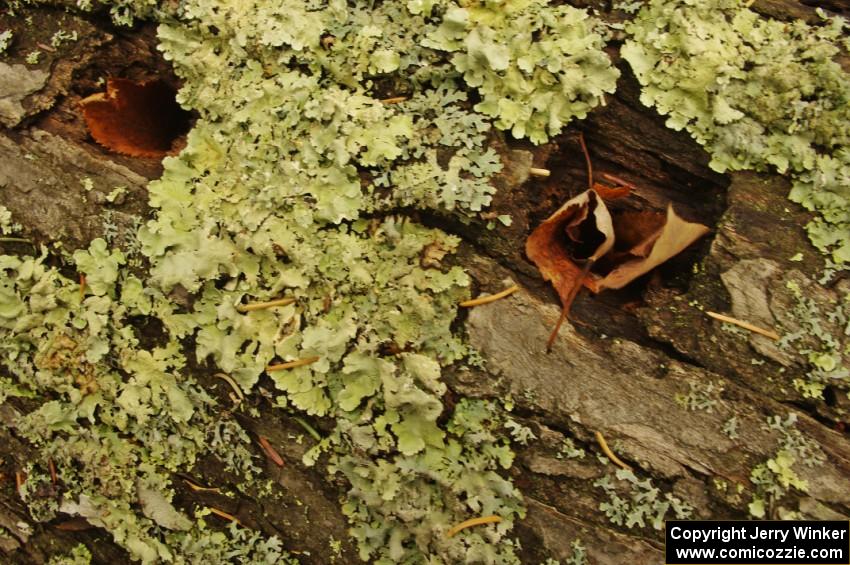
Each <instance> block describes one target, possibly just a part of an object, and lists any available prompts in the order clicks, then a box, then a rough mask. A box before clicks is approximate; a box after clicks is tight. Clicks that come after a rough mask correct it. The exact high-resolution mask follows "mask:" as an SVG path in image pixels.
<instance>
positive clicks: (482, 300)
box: [459, 285, 519, 308]
mask: <svg viewBox="0 0 850 565" xmlns="http://www.w3.org/2000/svg"><path fill="white" fill-rule="evenodd" d="M518 290H519V286H517V285H513V286H509V287H508V288H506V289H505V290H503V291H502V292H497V293H496V294H488V295H487V296H479V297H478V298H473V299H472V300H464V301H463V302H461V303H460V304H459V306H463V307H464V308H472V307H473V306H481V305H482V304H490V303H491V302H495V301H497V300H500V299H502V298H505V297H506V296H510V295H511V294H513V293H515V292H516V291H518Z"/></svg>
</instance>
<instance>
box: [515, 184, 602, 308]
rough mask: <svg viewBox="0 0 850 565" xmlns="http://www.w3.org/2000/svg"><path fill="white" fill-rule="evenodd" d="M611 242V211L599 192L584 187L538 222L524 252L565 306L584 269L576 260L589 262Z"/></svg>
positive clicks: (567, 306)
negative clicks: (540, 222) (550, 284)
mask: <svg viewBox="0 0 850 565" xmlns="http://www.w3.org/2000/svg"><path fill="white" fill-rule="evenodd" d="M613 245H614V226H613V224H612V222H611V214H610V213H609V212H608V208H607V207H606V206H605V203H604V202H603V201H602V199H601V198H600V197H599V195H598V194H597V193H596V192H595V191H593V190H587V191H585V192H582V193H581V194H579V195H578V196H576V197H575V198H572V199H570V200H569V201H567V202H566V203H565V204H564V205H563V206H561V208H560V209H558V211H556V212H555V213H554V214H552V215H551V216H550V217H549V218H548V219H547V220H545V221H544V222H543V223H542V224H540V225H539V226H537V229H535V230H534V231H533V232H532V233H531V235H530V236H529V237H528V240H526V243H525V252H526V254H527V255H528V258H529V259H531V260H532V261H533V262H534V264H535V265H537V268H538V269H539V270H540V272H541V273H542V274H543V278H544V279H546V280H547V281H551V282H552V285H553V286H554V287H555V290H556V291H557V292H558V296H559V297H560V299H561V304H562V305H563V306H564V309H565V310H566V309H569V306H570V304H571V303H572V300H573V299H574V298H575V294H576V292H577V290H578V288H579V287H580V286H581V284H582V280H583V279H584V274H585V272H586V270H585V269H584V268H582V267H580V266H579V265H578V261H582V262H585V264H587V263H592V262H594V261H596V260H597V259H599V258H600V257H602V256H603V255H605V254H606V253H608V251H610V249H611V247H612V246H613Z"/></svg>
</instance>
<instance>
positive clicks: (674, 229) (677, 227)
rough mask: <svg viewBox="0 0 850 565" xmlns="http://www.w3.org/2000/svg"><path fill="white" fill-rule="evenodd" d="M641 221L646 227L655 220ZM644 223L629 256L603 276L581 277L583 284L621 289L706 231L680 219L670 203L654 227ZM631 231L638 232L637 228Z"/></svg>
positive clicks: (593, 287)
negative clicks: (662, 218) (640, 237)
mask: <svg viewBox="0 0 850 565" xmlns="http://www.w3.org/2000/svg"><path fill="white" fill-rule="evenodd" d="M644 221H645V222H647V225H649V226H652V225H654V224H656V223H657V219H655V218H651V217H647V219H646V220H644ZM618 224H619V222H618ZM647 225H644V226H643V229H644V233H645V235H644V237H643V238H642V239H640V240H639V241H636V242H634V244H633V245H632V247H631V249H630V250H629V251H628V254H627V255H628V256H631V258H630V259H627V260H625V261H624V262H622V263H620V264H619V265H617V266H616V267H614V268H613V269H612V270H611V271H610V272H609V273H608V274H607V275H605V276H604V277H600V276H594V277H592V278H590V279H589V280H585V286H587V287H588V288H589V289H590V290H592V291H593V292H599V291H601V290H605V289H606V288H614V289H616V288H623V287H624V286H626V285H627V284H629V283H630V282H632V281H633V280H635V279H636V278H638V277H640V276H641V275H645V274H646V273H648V272H649V271H651V270H652V269H654V268H655V267H657V266H658V265H660V264H662V263H664V262H665V261H667V260H668V259H670V258H672V257H675V256H676V255H678V254H679V253H681V252H682V251H684V250H685V249H686V248H687V247H688V246H690V245H691V244H692V243H694V242H695V241H696V240H698V239H699V238H701V237H702V236H704V235H705V234H707V233H708V232H709V231H710V230H709V229H708V227H706V226H704V225H702V224H697V223H694V222H688V221H685V220H683V219H682V218H680V217H679V216H678V215H677V214H676V212H675V211H674V210H673V206H672V205H669V206H667V215H666V217H665V218H664V221H663V223H661V224H660V225H658V227H657V228H655V229H652V230H647V229H646V227H647ZM633 231H634V232H635V233H638V230H633ZM647 232H648V233H647Z"/></svg>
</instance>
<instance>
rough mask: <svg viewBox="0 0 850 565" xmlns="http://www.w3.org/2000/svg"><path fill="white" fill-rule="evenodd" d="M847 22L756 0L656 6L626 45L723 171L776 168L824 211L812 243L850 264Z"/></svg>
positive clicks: (647, 83) (662, 101)
mask: <svg viewBox="0 0 850 565" xmlns="http://www.w3.org/2000/svg"><path fill="white" fill-rule="evenodd" d="M845 25H846V24H845V22H844V21H843V20H842V19H841V18H834V19H832V20H825V21H823V22H822V24H821V25H818V26H812V25H808V24H806V23H804V22H802V21H798V20H796V21H793V22H790V23H786V22H780V21H776V20H770V19H764V18H761V17H760V16H758V14H756V13H755V12H753V11H751V10H749V9H748V8H747V6H746V2H743V1H740V0H723V1H722V2H719V3H712V4H711V5H709V4H705V3H693V2H688V1H686V0H679V1H674V2H669V1H663V0H654V1H652V2H648V3H647V4H646V5H645V6H644V7H643V8H642V9H641V11H640V12H639V13H638V15H637V17H636V18H635V20H633V21H632V22H630V23H629V24H628V25H627V26H626V31H627V32H628V33H629V34H631V38H630V39H629V40H628V41H627V42H626V44H625V45H624V46H623V49H622V54H623V57H624V58H625V59H626V60H628V61H629V63H630V64H631V66H632V69H633V70H634V72H635V74H636V75H637V77H638V80H639V81H640V82H641V84H642V85H643V92H642V95H641V100H642V101H643V102H644V103H645V104H647V105H650V106H654V107H656V108H657V109H658V111H659V112H661V113H662V114H664V115H667V116H668V119H667V124H668V125H669V126H670V127H672V128H675V129H682V128H685V129H687V130H688V132H689V133H690V134H691V135H692V136H693V137H694V138H695V139H696V140H697V141H698V142H699V143H701V144H703V145H705V146H706V149H707V150H708V151H709V153H710V154H711V156H712V161H711V166H712V167H713V168H715V169H716V170H718V171H725V170H742V169H755V170H767V169H768V168H773V169H775V170H777V171H779V172H781V173H786V172H787V173H788V174H789V175H790V176H791V178H792V179H793V187H792V189H791V193H790V198H791V199H792V200H794V201H795V202H799V203H800V204H802V205H803V206H805V207H806V208H807V209H809V210H813V211H815V212H817V213H818V217H817V218H816V219H815V220H813V221H812V222H811V223H809V225H808V232H809V236H810V238H811V240H812V242H813V243H814V244H815V246H816V247H818V248H819V249H820V250H821V251H823V252H824V253H827V254H829V255H830V256H831V258H832V259H833V260H834V261H835V262H837V263H844V262H847V261H850V243H848V238H847V234H848V233H850V194H848V188H847V187H848V186H850V182H848V179H850V150H848V134H847V132H848V131H850V128H848V127H847V124H848V123H850V110H848V108H850V106H848V104H847V100H848V98H850V78H848V75H847V73H846V72H845V71H844V70H843V69H842V68H841V66H840V65H839V64H838V63H837V62H836V60H835V59H836V56H837V55H838V54H839V52H840V42H841V38H842V35H843V28H844V26H845Z"/></svg>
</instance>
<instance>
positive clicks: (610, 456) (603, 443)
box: [596, 432, 632, 471]
mask: <svg viewBox="0 0 850 565" xmlns="http://www.w3.org/2000/svg"><path fill="white" fill-rule="evenodd" d="M596 442H597V443H598V444H599V447H600V448H602V452H603V453H604V454H605V455H607V456H608V459H610V460H611V461H612V462H613V463H614V464H615V465H617V466H618V467H621V468H623V469H625V470H626V471H631V470H632V468H631V467H630V466H629V465H627V464H625V463H623V461H622V460H621V459H620V458H619V457H617V456H616V455H614V452H613V451H611V448H610V447H608V442H607V441H605V438H604V437H603V436H602V432H596Z"/></svg>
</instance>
